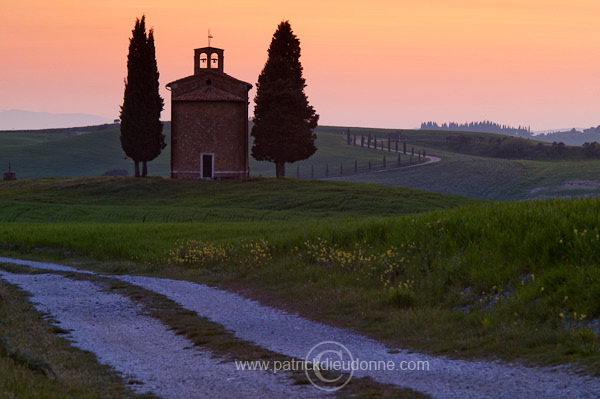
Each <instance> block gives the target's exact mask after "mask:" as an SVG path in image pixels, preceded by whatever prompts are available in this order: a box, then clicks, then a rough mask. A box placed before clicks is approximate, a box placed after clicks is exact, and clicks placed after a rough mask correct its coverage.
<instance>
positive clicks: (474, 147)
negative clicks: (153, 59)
mask: <svg viewBox="0 0 600 399" xmlns="http://www.w3.org/2000/svg"><path fill="white" fill-rule="evenodd" d="M168 128H169V125H168V124H166V126H165V129H166V130H165V134H166V135H167V142H169V135H170V131H169V130H168ZM78 131H84V132H86V134H81V135H72V134H73V129H59V130H52V131H48V130H45V131H28V132H0V164H2V163H3V164H4V165H5V168H7V167H8V162H11V165H12V169H13V171H16V173H17V178H19V179H27V178H39V177H81V176H101V175H103V174H105V173H107V172H108V173H110V172H111V171H113V172H114V171H115V170H117V171H123V170H124V171H126V173H127V172H129V173H131V169H132V162H131V161H130V160H128V159H125V156H124V154H123V151H122V150H121V148H120V143H119V129H118V126H115V125H112V126H111V125H103V126H99V127H88V128H78ZM348 132H349V133H350V140H348ZM369 135H370V136H371V137H372V139H373V140H375V137H377V142H378V149H377V150H375V149H373V148H372V147H373V145H372V144H371V148H366V146H367V144H366V142H367V140H368V137H369ZM317 137H318V139H317V147H318V148H319V150H318V151H317V153H316V154H315V155H314V156H313V157H311V158H310V159H308V160H306V161H302V162H297V163H294V164H288V165H287V168H286V169H287V175H288V176H289V177H292V178H300V179H325V178H328V179H335V180H343V181H351V182H363V183H365V182H366V183H376V184H384V185H390V186H404V187H409V188H414V189H420V190H428V191H434V192H439V193H446V194H455V195H461V196H468V197H473V198H483V199H493V200H522V199H532V198H547V197H556V196H561V197H573V196H589V195H592V196H598V195H600V179H599V178H598V176H600V162H599V160H598V157H597V156H593V155H589V154H587V153H586V152H585V151H584V149H583V148H582V147H572V146H558V145H552V144H548V143H542V142H538V141H535V140H533V139H523V138H513V137H509V136H504V135H498V134H490V133H477V132H444V131H434V130H429V131H427V130H398V129H369V128H354V127H352V128H346V127H334V126H320V127H318V129H317ZM361 137H363V138H364V143H363V146H362V147H361V145H360V139H361ZM396 141H398V143H399V150H400V153H396V152H395V148H396ZM349 142H350V144H348V143H349ZM404 142H406V143H407V145H406V146H407V154H404V152H403V145H404ZM382 146H383V151H382ZM388 146H389V147H388ZM388 148H389V149H390V150H391V152H390V151H388ZM413 148H414V150H415V155H413V156H411V154H412V150H413ZM422 151H425V152H426V155H433V156H436V157H439V158H441V159H442V161H441V162H438V163H435V164H430V165H425V166H419V167H413V168H404V166H410V165H413V164H416V163H418V162H419V155H418V154H419V153H422ZM511 151H512V154H511ZM527 151H531V153H527ZM399 157H400V159H398V158H399ZM384 161H385V168H384V167H383V166H384V164H383V163H384ZM398 162H400V164H398ZM149 173H150V175H153V176H162V177H166V176H168V175H169V147H167V148H166V149H165V151H163V153H162V154H161V155H160V156H159V157H158V158H157V159H155V160H154V161H152V162H150V163H149ZM250 173H251V175H252V176H255V177H260V176H265V177H266V176H273V174H274V166H273V164H270V163H267V162H256V161H254V160H253V159H251V163H250Z"/></svg>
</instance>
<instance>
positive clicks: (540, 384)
mask: <svg viewBox="0 0 600 399" xmlns="http://www.w3.org/2000/svg"><path fill="white" fill-rule="evenodd" d="M2 261H3V262H7V261H10V260H6V259H2V258H0V262H2ZM51 266H52V265H51ZM58 266H61V265H58ZM37 267H44V266H42V265H39V266H37ZM61 267H63V268H64V267H65V266H61ZM61 270H63V269H61ZM5 275H6V276H8V275H9V274H5ZM10 276H13V277H11V278H17V277H14V276H16V275H10ZM34 277H37V276H20V277H18V278H20V279H22V280H23V281H24V283H23V284H25V281H28V280H31V279H33V278H34ZM114 277H116V278H119V279H121V280H123V281H126V282H129V283H132V284H136V285H139V286H142V287H144V288H146V289H149V290H152V291H155V292H157V293H160V294H163V295H165V296H167V297H169V298H171V299H172V300H174V301H176V302H178V303H179V304H181V305H182V306H183V307H184V308H186V309H189V310H193V311H195V312H197V313H198V314H199V315H200V316H204V317H207V318H209V319H210V320H212V321H214V322H217V323H220V324H222V325H223V326H225V327H226V328H227V329H229V330H231V331H233V332H234V334H235V335H236V336H238V337H240V338H242V339H244V340H248V341H252V342H255V343H256V344H258V345H260V346H262V347H265V348H267V349H270V350H272V351H275V352H279V353H282V354H285V355H288V356H292V357H295V358H298V359H304V358H305V357H306V355H307V353H308V352H309V350H310V349H311V348H312V347H313V346H315V345H317V344H319V343H320V342H323V341H336V342H339V343H340V344H342V345H344V346H345V347H347V348H348V350H349V351H350V353H351V354H352V356H353V358H354V359H355V360H356V359H358V360H360V361H363V362H374V361H380V360H381V361H390V362H392V364H394V365H395V366H396V367H395V368H394V369H391V370H390V369H388V370H380V371H377V370H371V371H369V370H357V371H356V372H355V375H357V376H365V375H368V376H371V377H372V378H373V379H375V380H377V381H381V382H384V383H393V384H396V385H399V386H402V387H409V388H412V389H415V390H417V391H421V392H424V393H427V394H430V395H432V396H433V397H435V398H466V399H469V398H536V399H537V398H590V399H592V398H600V379H599V378H593V377H588V376H580V375H576V374H573V373H570V372H567V371H565V370H564V369H561V368H556V369H550V368H539V367H536V368H529V367H524V366H522V365H517V364H506V363H500V362H487V361H480V362H476V361H463V360H452V359H448V358H444V357H434V356H429V355H425V354H419V353H412V352H409V351H406V350H399V349H394V350H392V351H391V352H392V353H390V349H391V348H388V347H386V346H385V345H383V344H381V343H379V342H376V341H373V340H371V339H368V338H365V337H363V336H360V335H358V334H355V333H352V332H350V331H347V330H343V329H339V328H334V327H330V326H326V325H323V324H320V323H315V322H312V321H309V320H306V319H303V318H301V317H299V316H296V315H293V314H289V313H286V312H284V311H281V310H278V309H274V308H272V307H266V306H263V305H261V304H259V303H258V302H256V301H253V300H249V299H247V298H243V297H241V296H239V295H237V294H234V293H230V292H225V291H222V290H218V289H215V288H211V287H208V286H205V285H200V284H195V283H190V282H186V281H179V280H167V279H157V278H150V277H141V276H114ZM5 278H6V277H5ZM67 281H71V280H67ZM71 283H74V282H71ZM71 283H66V284H67V287H66V288H65V289H68V285H69V284H71ZM77 283H79V282H77ZM87 284H89V283H87ZM42 285H43V284H42ZM24 288H25V289H27V290H29V289H28V288H27V287H24ZM40 289H41V290H42V292H43V287H42V288H40ZM90 292H95V293H94V295H93V296H91V295H90V297H91V300H93V299H94V298H95V297H96V292H98V290H97V289H96V290H95V291H90ZM88 295H89V294H88ZM69 298H71V300H73V299H74V298H73V297H72V296H67V298H65V299H64V301H66V302H67V303H68V302H69ZM36 300H37V298H36ZM56 302H57V305H56V306H60V305H58V303H59V302H60V301H56ZM62 306H66V307H68V306H69V305H68V304H66V305H65V304H64V303H63V305H62ZM51 313H52V312H51ZM53 314H54V313H53ZM55 317H57V318H58V319H59V320H61V321H62V319H61V318H60V317H58V316H55ZM137 317H141V316H137ZM137 317H135V318H134V317H129V318H128V319H127V320H126V321H120V322H119V323H122V325H120V327H119V328H120V329H121V330H123V329H124V325H127V324H129V325H134V322H133V319H137ZM146 318H147V317H146ZM63 327H64V328H71V327H66V326H65V325H64V324H63ZM125 329H126V330H129V329H130V328H129V327H127V328H125ZM73 334H74V335H75V332H74V333H73ZM86 334H87V333H84V334H83V335H84V336H85V335H86ZM84 338H85V337H84ZM82 339H83V338H82ZM158 342H160V341H158ZM109 346H110V345H109ZM125 346H126V345H125ZM142 346H143V345H142ZM145 346H146V347H150V348H151V349H150V351H151V353H155V352H156V348H160V351H163V348H161V347H160V345H158V344H145ZM152 348H154V352H152V350H153V349H152ZM107 350H108V349H107ZM149 359H154V356H153V355H150V357H149ZM119 362H120V360H119ZM402 362H405V363H402ZM406 362H415V363H406ZM416 362H420V363H419V364H420V365H421V366H426V365H427V366H428V370H418V371H402V370H400V368H401V367H402V366H410V365H413V366H414V365H417V363H416ZM197 363H198V362H197ZM174 364H177V363H174ZM115 367H116V366H115ZM130 367H131V365H127V366H126V367H125V369H124V370H125V371H129V370H130ZM173 367H174V368H177V369H179V368H189V367H190V366H189V364H187V365H186V363H181V366H180V365H177V366H173ZM211 367H212V366H211ZM159 368H160V367H159ZM120 370H123V368H121V369H120ZM214 373H215V374H217V373H218V374H219V375H220V371H219V372H216V371H214ZM240 374H241V375H242V376H240ZM223 375H224V374H223ZM259 375H262V373H259V372H258V371H245V372H234V376H235V377H237V378H245V377H244V376H248V378H250V379H251V380H252V381H253V382H252V384H254V381H255V379H254V377H257V378H258V377H259ZM224 378H226V377H224ZM221 381H222V379H221ZM274 384H275V383H274ZM242 385H243V383H242ZM309 388H312V387H309ZM261 389H262V388H261ZM259 391H260V390H259ZM261 392H262V391H261ZM316 392H320V391H318V390H317V389H315V388H312V391H310V390H309V391H305V392H302V393H298V395H296V394H294V396H300V397H305V396H306V395H308V394H315V393H316ZM267 396H268V395H267ZM275 396H279V395H275Z"/></svg>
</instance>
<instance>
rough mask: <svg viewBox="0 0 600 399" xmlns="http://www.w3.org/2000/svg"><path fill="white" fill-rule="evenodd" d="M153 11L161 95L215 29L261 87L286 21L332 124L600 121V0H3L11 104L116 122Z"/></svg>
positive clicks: (230, 55)
mask: <svg viewBox="0 0 600 399" xmlns="http://www.w3.org/2000/svg"><path fill="white" fill-rule="evenodd" d="M143 13H145V14H146V18H147V24H148V25H149V26H153V27H154V29H155V38H156V46H157V59H158V67H159V71H160V73H161V81H160V83H161V86H162V87H164V86H165V84H167V83H168V82H170V81H173V80H176V79H179V78H181V77H184V76H188V75H190V74H192V72H193V63H192V60H193V58H192V57H193V49H194V48H198V47H204V46H206V45H207V30H208V29H209V28H210V29H211V32H212V33H213V35H214V39H213V42H212V44H213V46H215V47H219V48H223V49H225V71H226V72H227V73H228V74H230V75H232V76H234V77H236V78H238V79H241V80H245V81H247V82H249V83H252V84H255V83H256V80H257V77H258V74H259V73H260V71H261V69H262V67H263V65H264V63H265V61H266V56H267V48H268V46H269V43H270V40H271V36H272V34H273V32H274V31H275V29H276V27H277V24H278V23H279V22H280V21H282V20H284V19H285V20H289V21H290V23H291V25H292V29H293V30H294V32H295V33H296V35H297V36H298V37H299V38H300V41H301V47H302V58H301V61H302V63H303V66H304V72H305V78H306V80H307V84H308V87H307V89H306V92H307V94H308V96H309V101H310V102H311V104H312V105H313V106H314V107H315V108H316V110H317V112H318V113H319V114H320V115H321V121H320V122H321V124H330V125H344V126H371V127H392V128H412V127H416V126H419V125H420V123H421V122H424V121H429V120H433V121H437V122H440V123H441V122H448V121H456V122H465V121H480V120H492V121H495V122H498V123H501V124H510V125H515V126H516V125H531V128H532V129H534V130H542V129H551V128H563V127H574V126H580V127H590V126H597V125H599V124H600V23H598V21H597V19H598V17H599V16H600V1H598V0H569V1H566V0H371V1H365V0H361V1H358V0H344V1H341V0H333V1H330V0H319V1H317V0H303V1H298V2H290V1H285V0H256V1H253V2H250V1H247V0H243V1H242V0H220V1H218V2H209V1H198V0H170V1H165V0H160V1H158V0H146V1H133V0H86V1H81V0H52V1H49V0H48V1H46V0H20V1H16V0H3V5H2V7H1V9H0V52H1V56H0V85H1V86H0V87H1V93H2V95H1V96H0V110H8V109H23V110H30V111H45V112H52V113H70V112H81V113H90V114H96V115H101V116H104V117H107V118H111V119H114V118H117V117H118V114H119V106H120V105H121V103H122V98H123V79H124V77H125V75H126V56H127V46H128V40H129V37H130V36H131V29H132V28H133V25H134V23H135V19H136V17H141V15H142V14H143ZM162 95H163V97H164V98H165V102H166V103H167V107H166V109H165V111H163V115H162V118H163V119H165V120H168V119H170V107H169V105H168V104H169V101H170V93H169V92H168V91H166V90H163V92H162ZM251 96H252V97H253V96H254V92H252V93H251ZM252 111H253V104H251V106H250V112H251V113H252Z"/></svg>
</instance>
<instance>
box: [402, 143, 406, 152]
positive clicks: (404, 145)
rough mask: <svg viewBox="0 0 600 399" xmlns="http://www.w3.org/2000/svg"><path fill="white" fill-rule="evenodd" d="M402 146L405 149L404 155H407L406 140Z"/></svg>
mask: <svg viewBox="0 0 600 399" xmlns="http://www.w3.org/2000/svg"><path fill="white" fill-rule="evenodd" d="M402 146H403V147H404V155H406V140H404V143H403V144H402Z"/></svg>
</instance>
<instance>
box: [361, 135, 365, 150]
mask: <svg viewBox="0 0 600 399" xmlns="http://www.w3.org/2000/svg"><path fill="white" fill-rule="evenodd" d="M360 146H361V147H363V148H364V146H365V136H363V135H362V134H361V135H360Z"/></svg>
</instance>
